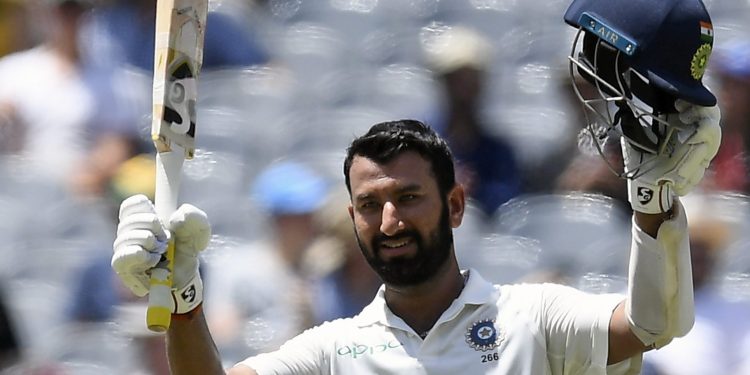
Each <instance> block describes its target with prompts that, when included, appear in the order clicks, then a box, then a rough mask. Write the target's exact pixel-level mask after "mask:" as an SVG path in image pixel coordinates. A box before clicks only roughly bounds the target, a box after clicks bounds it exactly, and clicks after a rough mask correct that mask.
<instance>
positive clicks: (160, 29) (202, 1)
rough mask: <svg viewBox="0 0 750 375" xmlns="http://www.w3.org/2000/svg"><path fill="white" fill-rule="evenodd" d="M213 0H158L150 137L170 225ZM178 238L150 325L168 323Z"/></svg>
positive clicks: (191, 133)
mask: <svg viewBox="0 0 750 375" xmlns="http://www.w3.org/2000/svg"><path fill="white" fill-rule="evenodd" d="M207 13H208V0H158V2H157V9H156V36H155V38H156V43H155V50H154V81H153V112H152V123H151V124H152V126H151V137H152V139H153V141H154V145H155V146H156V151H157V157H156V195H155V200H154V205H155V207H156V213H157V215H158V216H159V219H160V220H161V221H162V223H164V224H165V225H166V224H167V223H168V221H169V217H170V215H171V214H172V213H173V212H174V211H175V210H176V209H177V199H178V193H179V189H180V179H181V175H182V164H183V161H184V160H185V159H186V158H187V159H192V158H193V156H194V154H195V128H196V102H197V97H198V95H197V94H198V93H197V79H198V76H199V74H200V70H201V65H202V63H203V40H204V35H205V26H206V16H207ZM173 260H174V241H173V240H172V241H170V244H169V246H168V247H167V252H166V253H165V256H163V257H162V260H161V261H160V262H159V264H158V265H157V266H156V268H154V269H153V270H152V272H151V291H150V293H149V301H148V310H147V312H146V325H147V326H148V328H149V329H150V330H152V331H155V332H164V331H166V330H167V329H168V328H169V324H170V320H171V313H172V305H173V303H174V302H173V301H172V294H171V288H172V262H173Z"/></svg>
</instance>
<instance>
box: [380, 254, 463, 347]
mask: <svg viewBox="0 0 750 375" xmlns="http://www.w3.org/2000/svg"><path fill="white" fill-rule="evenodd" d="M464 284H465V279H464V276H463V275H462V274H461V272H460V270H459V268H458V265H457V264H456V263H455V262H451V264H449V265H448V268H447V269H446V270H444V271H443V272H440V273H439V274H438V275H436V276H435V278H433V279H430V280H429V281H427V282H425V283H423V284H420V285H417V286H412V287H406V288H400V287H393V286H386V289H385V301H386V303H387V304H388V308H389V309H391V311H392V312H393V313H394V314H395V315H397V316H398V317H400V318H401V319H403V320H404V322H406V324H408V325H409V327H411V328H412V329H413V330H414V331H415V332H417V333H423V332H428V331H429V330H430V329H432V327H433V326H434V325H435V323H436V322H437V321H438V319H439V318H440V316H441V315H442V314H443V312H445V310H447V309H448V307H449V306H450V305H451V304H452V303H453V301H454V300H455V299H456V298H458V296H459V295H460V294H461V291H462V290H463V288H464Z"/></svg>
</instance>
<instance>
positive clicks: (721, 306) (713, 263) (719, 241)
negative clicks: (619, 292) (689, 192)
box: [644, 195, 750, 375]
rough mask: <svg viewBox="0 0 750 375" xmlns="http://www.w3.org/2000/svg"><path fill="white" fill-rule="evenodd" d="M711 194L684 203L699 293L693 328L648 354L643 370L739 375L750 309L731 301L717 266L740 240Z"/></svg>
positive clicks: (662, 374)
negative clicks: (722, 285)
mask: <svg viewBox="0 0 750 375" xmlns="http://www.w3.org/2000/svg"><path fill="white" fill-rule="evenodd" d="M712 199H715V197H712V196H710V195H694V196H689V197H686V198H685V200H684V204H685V210H686V211H685V212H686V214H687V217H688V227H689V230H690V255H691V261H692V272H693V290H694V291H695V325H694V326H693V329H692V330H691V331H690V333H689V334H687V335H686V336H685V337H680V338H676V339H674V341H673V342H672V343H671V344H670V345H668V346H666V347H664V348H662V349H659V350H656V351H650V352H646V353H645V355H644V363H645V364H646V366H645V368H647V369H648V368H650V369H651V371H652V373H653V374H658V375H705V374H726V375H741V374H746V372H741V371H740V370H739V366H740V365H741V362H742V361H743V360H744V359H745V358H747V355H748V348H746V347H745V348H743V346H742V343H743V342H750V305H749V304H748V303H747V301H745V302H738V301H732V300H730V299H729V298H727V296H726V295H724V294H722V293H721V291H720V290H719V288H718V285H717V282H716V281H717V278H718V276H720V275H717V274H716V271H717V268H718V267H719V265H720V264H721V259H722V256H723V254H724V252H725V250H726V249H727V247H728V246H729V245H730V243H731V242H732V241H734V240H735V239H736V238H737V236H736V235H737V233H735V232H734V228H733V226H732V223H730V222H729V221H728V220H727V219H726V218H723V217H722V216H721V215H722V214H723V212H722V210H720V208H719V207H717V206H716V205H715V201H714V200H712Z"/></svg>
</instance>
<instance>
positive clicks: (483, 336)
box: [466, 319, 503, 352]
mask: <svg viewBox="0 0 750 375" xmlns="http://www.w3.org/2000/svg"><path fill="white" fill-rule="evenodd" d="M502 336H503V335H502V332H501V331H500V330H498V329H497V328H495V320H494V319H484V320H480V321H477V322H474V324H472V325H471V326H470V327H469V329H468V330H467V331H466V342H467V343H468V344H469V346H471V347H472V348H474V350H477V351H483V352H486V351H488V350H492V349H495V348H497V346H498V345H500V342H502V339H503V337H502Z"/></svg>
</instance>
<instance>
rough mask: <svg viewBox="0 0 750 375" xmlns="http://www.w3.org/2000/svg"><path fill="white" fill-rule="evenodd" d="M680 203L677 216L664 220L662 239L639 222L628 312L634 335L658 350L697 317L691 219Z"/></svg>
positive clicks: (687, 327) (635, 232)
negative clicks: (652, 234) (689, 235)
mask: <svg viewBox="0 0 750 375" xmlns="http://www.w3.org/2000/svg"><path fill="white" fill-rule="evenodd" d="M675 202H676V203H675V205H674V206H673V207H674V210H675V215H674V217H673V218H672V219H670V220H667V221H665V222H663V223H662V224H661V226H660V227H659V231H658V233H657V236H656V238H652V237H651V236H649V235H648V234H646V233H645V232H643V231H642V230H641V229H640V228H639V227H638V226H637V225H636V224H635V219H634V220H633V243H632V246H631V250H630V267H629V271H628V299H627V304H626V306H625V313H626V315H627V317H628V321H629V323H630V327H631V329H632V331H633V333H634V334H635V335H636V336H637V337H638V338H639V339H640V340H641V341H642V342H643V343H644V344H645V345H648V346H652V347H655V348H660V347H662V346H664V345H666V344H668V343H669V342H670V341H671V340H672V338H673V337H681V336H684V335H686V334H687V333H688V331H690V328H692V326H693V322H694V317H695V313H694V302H693V283H692V282H693V275H692V271H691V266H690V245H689V242H688V229H687V218H686V216H685V209H684V208H683V207H682V205H681V204H680V203H679V200H675Z"/></svg>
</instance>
